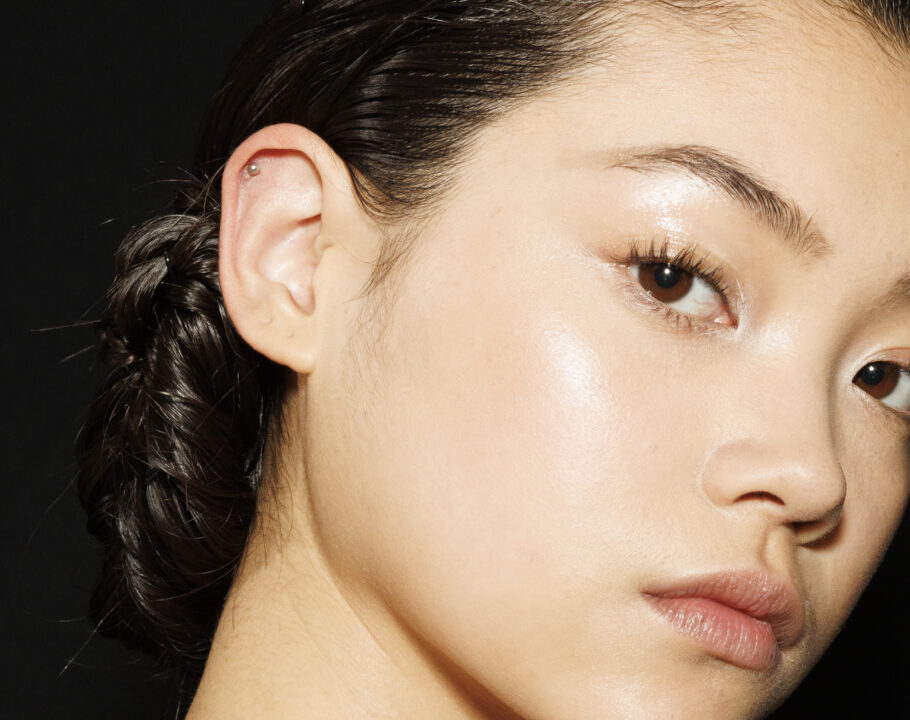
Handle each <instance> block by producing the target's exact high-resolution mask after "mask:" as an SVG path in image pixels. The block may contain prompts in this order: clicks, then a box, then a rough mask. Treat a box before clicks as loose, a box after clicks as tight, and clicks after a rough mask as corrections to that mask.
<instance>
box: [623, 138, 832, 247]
mask: <svg viewBox="0 0 910 720" xmlns="http://www.w3.org/2000/svg"><path fill="white" fill-rule="evenodd" d="M608 166H609V167H621V168H626V169H628V170H636V171H639V172H662V171H667V170H682V171H685V172H687V173H689V174H691V175H693V176H694V177H696V178H698V179H699V180H701V181H702V182H704V183H705V184H707V185H709V186H711V187H712V188H714V189H716V190H720V191H721V192H723V193H724V194H726V195H728V196H729V197H731V198H732V199H733V200H735V201H736V202H737V203H739V204H740V205H742V206H743V207H744V208H745V209H746V210H747V211H749V212H751V213H752V214H754V215H755V216H756V217H757V218H758V219H759V220H760V221H761V222H762V223H763V224H765V225H766V226H768V227H769V228H770V229H771V230H773V231H774V233H775V235H776V236H778V237H779V238H781V239H782V240H783V241H784V245H785V246H786V247H788V248H789V249H790V250H791V251H792V252H793V253H794V254H796V255H798V256H799V257H802V258H808V259H820V258H823V257H826V256H827V255H830V254H831V252H832V249H833V248H832V246H831V243H830V242H829V241H828V240H827V239H825V236H824V235H823V234H822V232H821V231H820V230H819V229H818V227H817V226H816V225H815V223H814V222H813V221H812V218H811V217H810V216H809V214H808V213H806V212H805V211H804V210H803V209H802V208H801V207H800V206H799V205H798V204H796V203H795V202H794V201H793V200H791V199H789V198H788V197H786V195H784V194H783V193H782V192H781V191H779V190H775V189H774V188H773V187H771V186H770V185H769V184H768V183H767V182H766V181H764V180H762V179H761V178H760V177H759V176H758V175H757V173H755V172H753V171H752V170H749V169H748V168H747V167H746V166H744V165H742V164H741V163H740V162H738V161H737V160H735V159H734V158H732V157H730V156H729V155H727V154H725V153H724V152H722V151H720V150H718V149H716V148H711V147H705V146H703V145H661V146H655V147H643V148H632V149H626V150H620V151H618V152H616V153H613V154H611V156H610V161H609V165H608Z"/></svg>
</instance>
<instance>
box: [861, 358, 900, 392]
mask: <svg viewBox="0 0 910 720" xmlns="http://www.w3.org/2000/svg"><path fill="white" fill-rule="evenodd" d="M900 377H901V369H900V368H899V367H898V366H897V365H894V364H892V363H869V364H868V365H866V367H864V368H863V369H862V370H860V371H859V372H858V373H857V374H856V378H855V379H854V380H853V382H854V383H856V384H857V385H859V386H860V387H861V388H862V389H863V390H865V391H866V392H867V393H869V394H870V395H871V396H872V397H874V398H876V399H878V400H881V399H882V398H885V397H888V395H890V394H891V393H892V392H894V388H896V387H897V383H898V381H899V380H900Z"/></svg>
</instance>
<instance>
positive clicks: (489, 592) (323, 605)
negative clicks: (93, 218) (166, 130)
mask: <svg viewBox="0 0 910 720" xmlns="http://www.w3.org/2000/svg"><path fill="white" fill-rule="evenodd" d="M908 28H910V9H908V4H907V3H906V2H902V1H898V0H895V1H893V2H872V1H871V0H870V1H869V2H862V1H859V0H857V1H855V2H854V1H847V0H841V1H839V2H834V1H833V0H832V1H831V2H827V1H821V0H819V1H818V2H812V3H804V2H795V1H789V0H780V1H775V2H760V3H759V2H745V1H743V2H735V1H733V0H730V1H729V2H724V1H717V0H712V1H711V2H707V1H706V2H695V1H688V0H687V1H685V2H682V1H672V0H664V1H662V2H636V1H634V0H614V1H609V0H590V1H579V0H545V1H544V0H540V1H538V0H521V1H519V0H483V2H480V1H479V0H321V1H307V2H305V3H301V2H293V3H286V4H285V5H284V6H283V7H281V8H279V9H278V10H276V12H275V14H274V16H273V17H272V18H271V19H270V20H269V21H267V22H266V23H265V25H264V26H263V27H262V28H260V29H259V30H258V31H257V32H256V33H255V34H254V35H253V36H252V38H251V39H250V40H249V42H248V43H247V45H246V47H245V48H244V49H243V50H242V51H241V53H240V55H239V56H238V57H237V59H236V60H235V62H234V63H233V65H232V67H231V68H230V70H229V73H228V77H227V81H226V82H225V85H224V88H223V90H222V91H221V93H220V94H219V95H218V98H217V101H216V103H215V105H214V107H213V110H212V112H211V115H210V118H209V122H208V125H207V129H206V132H205V134H204V137H203V140H202V143H201V146H200V150H199V156H198V164H197V169H196V178H195V179H194V180H193V182H191V183H189V184H187V186H186V187H184V188H183V189H182V191H181V193H180V195H179V197H178V199H177V203H176V210H175V213H174V214H172V215H169V216H167V217H162V218H159V219H157V220H154V221H152V222H149V223H146V224H145V225H143V226H141V227H139V228H137V229H136V230H135V231H134V232H133V233H132V234H131V235H130V236H129V237H128V238H127V239H126V240H125V241H124V244H123V246H122V248H121V251H120V254H119V266H118V275H117V278H116V279H115V281H114V284H113V286H112V288H111V291H110V316H109V318H108V319H107V320H106V321H105V322H103V323H102V324H101V327H100V331H101V335H102V340H103V348H104V353H105V356H106V358H107V359H108V361H109V362H110V363H111V364H112V366H113V370H112V372H111V374H110V376H109V378H108V380H107V381H106V384H105V385H104V386H103V387H102V388H101V390H100V393H99V395H98V398H97V400H96V402H95V404H94V406H93V411H92V415H91V417H90V419H89V421H88V423H87V425H86V427H85V429H84V431H83V433H82V436H81V440H80V460H81V478H80V480H81V491H82V497H83V501H84V503H85V505H86V507H87V509H88V511H89V514H90V518H91V520H90V524H91V529H92V531H93V532H94V533H95V534H96V535H98V536H99V537H100V538H101V539H102V541H103V542H104V543H105V547H106V563H105V570H104V575H103V579H102V582H101V584H100V586H99V588H98V592H97V594H96V608H95V610H96V613H97V616H98V618H99V621H100V622H101V625H102V627H103V628H104V629H106V630H107V631H109V632H112V633H115V634H118V635H119V636H121V637H122V638H124V639H125V640H126V641H127V642H129V643H132V644H134V645H138V646H140V647H143V648H145V649H147V650H149V651H150V652H152V653H153V654H155V655H156V656H157V657H159V658H160V659H161V660H162V661H164V662H166V663H168V664H170V665H174V666H177V667H179V668H180V669H181V670H182V671H183V672H184V673H185V676H186V677H187V678H188V687H191V688H196V687H197V681H198V690H196V692H195V696H194V698H193V702H192V705H191V707H190V710H189V717H190V718H191V720H208V719H209V718H223V717H257V718H266V719H267V718H285V717H294V718H327V717H328V718H377V717H383V718H385V717H388V718H417V717H420V718H434V719H436V718H439V719H447V718H453V719H454V718H458V719H466V718H471V719H474V718H478V719H479V718H528V719H531V718H533V719H535V720H581V719H595V718H596V719H600V718H649V719H651V718H670V717H673V718H730V719H738V718H758V717H762V716H765V715H767V714H768V713H769V712H770V711H771V710H772V709H773V708H774V707H776V706H777V705H778V704H780V703H781V702H782V701H783V699H784V698H785V697H786V696H787V695H788V694H789V693H790V692H791V691H792V690H793V689H794V687H795V686H796V685H797V684H798V683H799V682H800V680H801V679H802V678H803V677H804V676H805V674H806V673H807V672H808V670H809V669H810V668H811V667H812V665H813V664H814V663H815V662H816V661H817V660H818V658H819V657H820V655H821V654H822V653H823V652H824V650H825V648H826V647H827V646H828V644H829V643H830V642H831V640H832V639H833V637H834V636H835V634H836V633H837V631H838V629H839V628H840V626H841V625H842V623H843V622H844V620H845V618H846V617H847V615H848V613H849V612H850V610H851V608H852V607H853V605H854V604H855V602H856V601H857V599H858V597H859V595H860V593H861V592H862V590H863V588H864V587H865V586H866V584H867V582H868V581H869V579H870V577H871V575H872V573H873V571H874V569H875V567H876V565H877V563H878V562H879V560H880V559H881V557H882V554H883V552H884V551H885V549H886V547H887V545H888V543H889V541H890V539H891V537H892V535H893V533H894V531H895V529H896V527H897V525H898V523H899V520H900V518H901V515H902V512H903V508H904V505H905V502H906V499H907V494H908V488H910V467H908V441H910V243H908V239H910V210H908V205H907V196H908V193H910V123H908V122H907V118H908V117H910V31H908ZM200 678H201V680H200Z"/></svg>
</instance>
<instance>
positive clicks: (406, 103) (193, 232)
mask: <svg viewBox="0 0 910 720" xmlns="http://www.w3.org/2000/svg"><path fill="white" fill-rule="evenodd" d="M634 4H635V3H630V2H618V1H617V0H613V1H612V2H611V1H610V0H322V1H321V2H316V1H313V0H308V1H307V2H306V3H302V2H300V0H295V1H294V2H288V3H285V4H283V5H282V6H281V7H279V8H277V9H276V10H275V12H274V13H273V15H272V16H271V17H270V18H269V19H268V20H267V21H266V22H265V23H264V24H263V25H262V26H261V27H260V28H259V29H257V30H256V31H255V32H254V33H253V35H252V36H251V37H250V39H249V40H248V41H247V43H246V44H245V45H244V47H243V48H242V49H241V51H240V53H239V54H238V55H237V57H236V58H235V59H234V61H233V62H232V64H231V65H230V67H229V69H228V72H227V77H226V81H225V83H224V86H223V88H222V89H221V91H220V92H219V93H218V95H217V96H216V98H215V101H214V105H213V107H212V110H211V112H210V115H209V118H208V122H207V124H206V126H205V130H204V133H203V136H202V139H201V142H200V145H199V150H198V155H197V159H196V165H195V171H194V175H195V177H194V178H193V179H191V180H189V181H188V182H186V183H185V184H184V185H183V186H182V187H181V189H180V191H179V192H178V195H177V198H176V200H175V210H174V213H173V214H171V215H168V216H165V217H161V218H157V219H154V220H151V221H149V222H146V223H144V224H142V225H140V226H138V227H136V228H134V229H133V230H132V231H131V232H130V234H129V235H128V236H127V237H126V239H125V240H124V241H123V243H122V245H121V247H120V249H119V251H118V253H117V269H116V279H115V280H114V282H113V285H112V286H111V289H110V291H109V294H108V308H109V309H108V316H107V317H106V318H105V319H104V320H102V321H101V322H99V323H98V326H97V328H98V333H99V335H100V338H101V348H102V349H101V352H102V357H103V359H104V360H105V362H106V363H108V364H109V365H110V366H111V368H112V370H111V371H110V373H109V375H108V377H107V378H106V380H105V381H104V383H103V384H102V386H101V388H100V389H99V392H98V395H97V397H96V399H95V401H94V403H93V404H92V407H91V410H90V413H89V417H88V419H87V421H86V423H85V426H84V428H83V430H82V432H81V433H80V437H79V441H78V457H79V468H80V474H79V491H80V497H81V500H82V503H83V505H84V506H85V508H86V510H87V513H88V516H89V530H90V532H91V533H92V534H94V535H95V536H96V537H97V538H99V539H100V541H101V542H102V544H103V547H104V566H103V572H102V577H101V580H100V583H99V585H98V587H97V590H96V592H95V594H94V596H93V606H92V612H93V616H94V618H95V619H96V621H97V623H98V626H99V630H100V631H101V632H103V633H105V634H109V635H115V636H118V637H120V638H121V639H122V640H124V641H125V642H126V643H127V644H128V645H130V646H134V647H138V648H141V649H143V650H145V651H147V652H148V653H150V654H151V655H152V656H154V657H155V658H157V659H158V660H159V661H161V662H162V663H164V664H165V665H166V666H170V667H176V668H178V669H179V670H180V671H181V672H182V674H183V675H184V676H185V677H186V678H189V679H190V680H191V681H192V680H194V679H197V678H198V677H199V675H200V674H201V671H202V667H203V665H204V662H205V658H206V655H207V653H208V651H209V647H210V643H211V639H212V636H213V634H214V631H215V627H216V624H217V622H218V618H219V614H220V612H221V608H222V606H223V603H224V600H225V597H226V595H227V592H228V590H229V587H230V583H231V581H232V579H233V577H234V573H235V570H236V568H237V566H238V562H239V560H240V557H241V555H242V553H243V550H244V547H245V545H246V541H247V537H248V535H249V532H250V528H251V526H252V523H253V519H254V515H255V509H256V498H257V491H258V489H259V486H260V482H261V466H262V458H263V451H264V448H265V438H266V434H267V430H268V429H269V428H270V427H272V426H273V424H274V423H275V421H276V415H277V412H276V411H277V409H278V408H279V405H280V402H281V386H282V382H281V381H282V373H281V371H280V369H279V368H278V367H277V366H276V365H274V364H273V363H272V362H270V361H269V360H267V359H265V358H264V357H262V356H261V355H259V354H258V353H256V352H255V351H253V350H252V349H251V348H250V347H249V346H248V345H247V344H246V343H245V342H244V341H243V340H242V339H241V338H240V337H239V335H238V334H237V333H236V331H235V330H234V328H233V327H232V325H231V322H230V320H229V318H228V316H227V313H226V311H225V307H224V303H223V300H222V298H221V293H220V289H219V282H218V230H219V212H220V207H219V197H218V191H217V188H218V186H219V182H220V175H221V172H222V169H223V167H224V164H225V162H226V160H227V159H228V157H229V156H230V154H231V153H232V152H233V150H234V149H235V148H236V147H237V146H238V145H239V144H240V143H241V142H242V141H243V140H244V139H245V138H246V137H248V136H249V135H251V134H253V133H254V132H255V131H257V130H258V129H260V128H262V127H265V126H267V125H271V124H274V123H281V122H291V123H296V124H300V125H304V126H306V127H308V128H310V129H311V130H313V131H314V132H315V133H317V134H319V135H320V136H321V137H322V138H323V139H324V140H325V141H326V142H327V143H328V144H329V146H331V147H332V149H333V150H334V151H335V152H336V153H337V154H338V155H339V156H340V157H341V158H342V160H343V161H344V162H345V163H346V164H347V167H348V168H349V171H350V174H351V178H352V182H353V184H354V188H355V190H356V192H357V193H358V196H359V198H360V200H361V202H362V204H363V206H364V208H365V209H366V210H367V211H368V212H369V213H371V214H372V215H373V216H374V217H375V218H376V219H377V220H380V221H384V222H386V223H391V222H394V221H398V220H402V219H405V218H408V217H417V216H419V215H420V214H421V213H424V212H427V211H428V210H429V209H430V208H432V206H433V203H434V202H435V201H438V200H439V198H441V197H442V196H443V191H444V190H445V188H446V185H447V182H448V181H449V179H450V178H451V177H452V167H453V159H454V158H456V157H457V156H458V155H459V153H460V152H461V151H463V150H465V149H466V148H467V147H468V146H469V143H470V140H471V137H472V136H473V134H474V133H475V132H476V131H477V130H478V129H480V128H481V127H483V126H484V125H485V124H488V123H489V122H491V121H492V120H493V119H494V118H495V117H497V116H499V115H500V114H502V113H504V112H505V111H506V110H507V109H509V108H510V107H512V106H514V104H515V103H517V102H520V101H521V100H522V99H523V98H527V97H529V96H531V95H532V94H533V93H535V92H537V91H539V90H541V89H543V88H545V87H546V86H548V85H552V84H553V83H555V82H557V81H558V80H559V79H560V78H561V77H564V76H566V75H567V74H568V73H570V72H571V71H573V70H575V69H577V68H578V67H579V66H580V65H581V64H582V63H584V62H587V61H590V59H591V56H592V54H593V53H600V52H603V51H607V52H608V51H609V49H610V48H609V46H608V45H607V43H608V40H607V39H606V36H605V33H603V32H601V31H602V29H603V28H604V27H606V26H609V25H611V24H614V23H618V22H619V21H620V19H621V18H622V17H623V14H622V13H620V10H623V12H626V11H627V10H628V8H626V7H625V6H627V5H634ZM639 4H642V5H644V4H647V3H639ZM829 4H830V3H829ZM833 4H834V5H837V6H838V7H842V8H843V9H845V10H848V11H850V12H851V13H853V15H854V16H855V17H859V18H860V19H861V20H862V21H863V22H864V23H865V24H866V25H867V26H868V27H870V28H872V29H873V30H874V31H876V32H878V34H879V35H880V36H881V37H885V38H888V39H889V40H890V41H891V43H892V45H896V46H897V47H904V48H906V47H907V46H908V45H910V42H908V38H910V4H908V2H906V1H897V0H895V1H892V2H886V1H884V0H882V1H879V2H875V1H873V0H870V1H868V2H834V3H833ZM650 5H651V6H653V7H659V8H669V9H670V10H671V11H683V12H690V11H698V10H705V11H706V12H712V13H716V12H718V9H719V7H721V6H723V5H725V3H722V2H718V1H717V0H703V1H701V2H699V1H697V0H675V1H674V0H661V1H659V2H654V3H650ZM595 21H596V22H595ZM405 250H406V248H405V246H404V245H402V244H401V243H398V244H396V243H395V242H392V241H391V240H390V242H389V243H388V247H387V248H386V249H385V250H384V254H383V256H382V257H381V258H380V261H379V262H378V263H377V265H376V268H375V270H374V274H373V278H372V286H378V285H379V284H380V283H381V282H383V281H384V280H385V279H386V277H387V274H388V270H389V268H390V267H392V265H393V264H394V263H395V262H396V261H397V259H398V258H400V256H401V255H402V254H403V253H404V252H405Z"/></svg>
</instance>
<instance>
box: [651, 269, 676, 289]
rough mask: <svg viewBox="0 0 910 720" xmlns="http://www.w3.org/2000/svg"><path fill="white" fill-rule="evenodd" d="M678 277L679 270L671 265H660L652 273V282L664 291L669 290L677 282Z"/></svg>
mask: <svg viewBox="0 0 910 720" xmlns="http://www.w3.org/2000/svg"><path fill="white" fill-rule="evenodd" d="M679 275H680V273H679V270H677V269H676V268H675V267H673V266H672V265H661V266H660V267H658V268H657V270H655V271H654V282H656V283H657V284H658V285H659V286H660V287H662V288H664V289H665V290H669V289H670V288H672V287H674V286H675V285H676V284H677V283H678V282H679V280H680V278H679Z"/></svg>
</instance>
